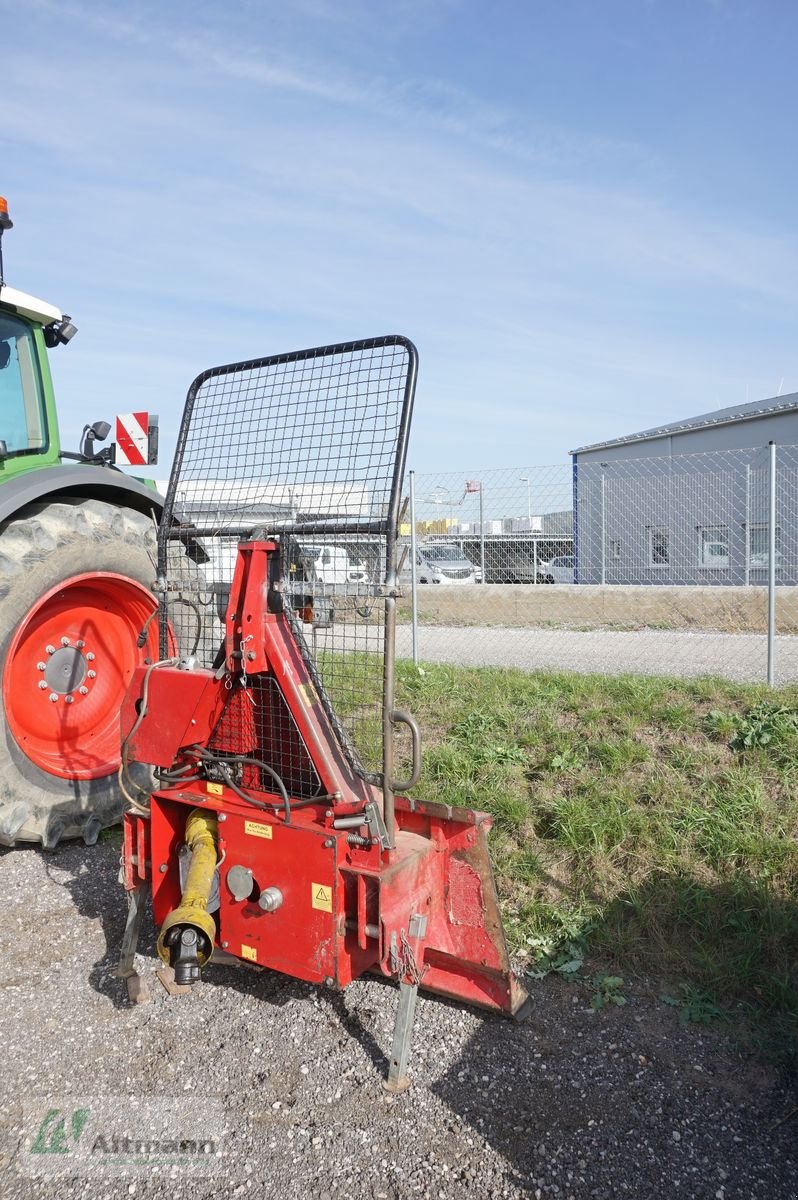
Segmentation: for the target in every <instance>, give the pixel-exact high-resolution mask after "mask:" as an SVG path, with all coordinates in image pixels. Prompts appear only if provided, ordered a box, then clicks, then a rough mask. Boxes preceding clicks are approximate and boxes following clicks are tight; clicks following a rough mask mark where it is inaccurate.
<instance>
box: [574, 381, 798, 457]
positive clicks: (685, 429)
mask: <svg viewBox="0 0 798 1200" xmlns="http://www.w3.org/2000/svg"><path fill="white" fill-rule="evenodd" d="M794 409H798V392H790V393H789V395H787V396H773V397H771V399H769V400H752V401H750V402H749V403H748V404H733V405H731V406H730V407H729V408H718V409H716V410H715V411H714V412H709V413H703V414H702V415H701V416H698V417H686V418H685V419H684V420H683V421H671V422H670V424H668V425H659V426H658V427H657V428H655V429H644V430H642V432H641V433H627V434H625V435H624V436H623V437H617V438H609V439H608V440H607V441H606V442H593V443H592V445H590V446H579V447H578V448H577V449H576V450H571V451H570V453H571V454H584V453H585V452H586V451H588V450H604V449H607V448H608V447H610V446H625V445H626V444H627V443H629V442H648V441H651V440H652V439H653V438H660V437H668V436H669V435H670V434H673V433H689V432H691V430H693V429H707V428H709V427H710V426H712V425H730V424H732V423H733V422H734V421H750V420H752V419H753V418H755V417H769V416H772V415H773V413H780V412H790V411H792V410H794Z"/></svg>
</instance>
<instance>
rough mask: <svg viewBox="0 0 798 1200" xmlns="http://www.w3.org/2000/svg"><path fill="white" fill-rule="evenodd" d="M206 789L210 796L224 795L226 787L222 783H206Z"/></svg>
mask: <svg viewBox="0 0 798 1200" xmlns="http://www.w3.org/2000/svg"><path fill="white" fill-rule="evenodd" d="M205 791H206V792H207V793H208V795H209V796H223V795H224V788H223V787H222V785H221V784H220V783H206V784H205Z"/></svg>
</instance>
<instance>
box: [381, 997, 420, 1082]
mask: <svg viewBox="0 0 798 1200" xmlns="http://www.w3.org/2000/svg"><path fill="white" fill-rule="evenodd" d="M417 996H418V984H417V983H404V982H402V983H400V984H399V1006H398V1008H397V1010H396V1024H395V1025H394V1029H393V1045H392V1047H391V1063H390V1067H389V1068H388V1078H387V1079H386V1080H384V1082H383V1085H382V1086H383V1087H384V1088H385V1090H386V1092H404V1091H405V1090H406V1089H407V1088H409V1087H410V1080H409V1079H408V1077H407V1060H408V1058H409V1057H410V1044H411V1040H412V1037H413V1018H414V1016H415V1013H416V997H417Z"/></svg>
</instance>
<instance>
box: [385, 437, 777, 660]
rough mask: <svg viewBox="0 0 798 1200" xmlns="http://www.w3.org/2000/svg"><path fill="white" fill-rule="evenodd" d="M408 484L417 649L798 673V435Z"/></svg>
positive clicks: (409, 623)
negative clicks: (742, 446)
mask: <svg viewBox="0 0 798 1200" xmlns="http://www.w3.org/2000/svg"><path fill="white" fill-rule="evenodd" d="M408 484H409V502H408V505H407V509H406V513H405V518H404V521H403V524H402V528H401V534H402V542H403V546H402V551H403V553H404V563H403V567H402V570H401V573H400V582H401V585H402V589H403V593H404V594H403V598H402V601H401V603H400V617H399V619H400V628H399V639H398V647H397V648H398V652H399V654H400V655H401V656H404V657H411V656H412V657H414V658H415V659H416V660H417V661H420V660H426V661H432V662H452V663H462V664H464V665H499V666H515V667H520V668H522V669H525V670H536V669H544V668H545V669H567V670H576V671H584V672H595V673H601V674H604V673H619V672H625V671H631V672H636V673H639V674H656V675H673V676H696V675H707V674H711V675H720V676H725V677H726V678H729V679H736V680H748V681H768V682H770V683H772V684H781V683H787V682H791V681H794V680H798V519H797V518H798V511H797V510H798V446H776V445H773V444H768V445H766V446H759V447H752V448H751V449H747V450H729V451H716V452H711V453H705V454H685V455H669V456H663V457H657V458H655V457H651V458H627V459H619V460H613V461H607V462H600V461H588V462H582V461H580V460H579V459H578V458H577V459H576V460H575V461H574V463H573V464H571V463H564V464H560V465H555V466H548V467H527V468H518V469H515V470H510V469H507V470H502V471H475V472H471V473H456V472H449V473H445V474H443V473H442V474H434V475H430V474H424V475H421V474H415V473H414V472H412V471H411V472H410V475H409V480H408ZM401 558H402V553H401V552H400V560H401Z"/></svg>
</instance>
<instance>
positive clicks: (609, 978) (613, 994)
mask: <svg viewBox="0 0 798 1200" xmlns="http://www.w3.org/2000/svg"><path fill="white" fill-rule="evenodd" d="M622 987H623V980H622V979H621V977H620V975H596V977H595V978H594V980H593V997H592V999H591V1001H590V1007H591V1008H595V1009H599V1008H606V1007H607V1005H609V1004H615V1005H617V1006H618V1007H619V1008H621V1007H623V1005H624V1004H626V997H625V996H624V995H623V993H622V992H621V990H620V989H621V988H622Z"/></svg>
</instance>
